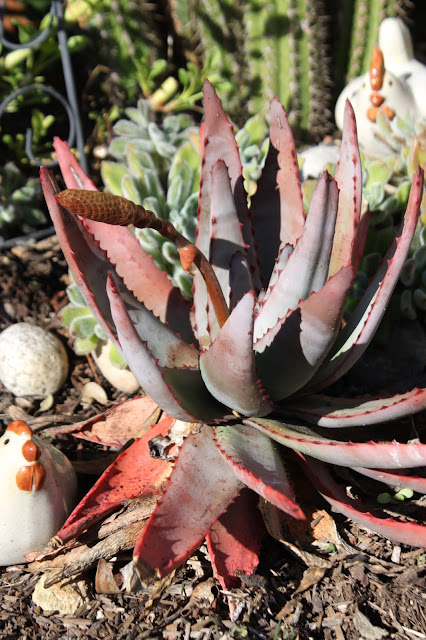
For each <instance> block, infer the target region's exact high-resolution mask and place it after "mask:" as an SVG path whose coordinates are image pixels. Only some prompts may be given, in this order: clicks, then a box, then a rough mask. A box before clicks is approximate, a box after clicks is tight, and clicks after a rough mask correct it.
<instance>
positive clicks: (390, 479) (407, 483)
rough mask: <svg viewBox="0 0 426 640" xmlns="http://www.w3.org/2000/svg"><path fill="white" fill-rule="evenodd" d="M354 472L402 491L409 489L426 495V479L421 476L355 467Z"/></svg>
mask: <svg viewBox="0 0 426 640" xmlns="http://www.w3.org/2000/svg"><path fill="white" fill-rule="evenodd" d="M354 471H356V472H357V473H361V474H362V475H363V476H367V477H368V478H373V480H378V481H379V482H384V483H385V484H387V485H388V486H390V487H396V488H397V489H402V488H404V487H407V488H408V489H412V490H413V491H417V492H418V493H423V494H426V478H424V477H423V478H422V477H420V476H408V475H404V473H401V472H398V473H392V472H390V471H388V470H387V469H365V468H363V467H354Z"/></svg>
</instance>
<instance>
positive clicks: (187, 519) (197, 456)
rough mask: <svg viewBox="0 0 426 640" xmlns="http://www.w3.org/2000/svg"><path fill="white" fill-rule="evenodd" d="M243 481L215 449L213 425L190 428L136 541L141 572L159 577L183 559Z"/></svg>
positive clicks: (221, 511)
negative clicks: (162, 490) (163, 488)
mask: <svg viewBox="0 0 426 640" xmlns="http://www.w3.org/2000/svg"><path fill="white" fill-rule="evenodd" d="M243 486H244V485H243V484H242V483H241V482H240V481H239V480H238V479H237V477H236V476H235V474H234V473H233V472H232V470H231V469H230V467H229V465H228V463H227V462H226V461H225V460H224V459H223V457H222V456H221V455H220V453H219V451H218V450H217V448H216V446H215V444H214V441H213V434H212V428H211V427H208V426H203V427H201V429H199V430H198V431H193V432H192V433H191V434H190V435H189V436H188V437H187V438H186V439H185V441H184V443H183V445H182V448H181V450H180V453H179V456H178V458H177V461H176V463H175V466H174V469H173V472H172V474H171V476H170V479H169V482H168V484H167V486H166V489H165V490H164V493H163V495H162V497H161V498H160V500H159V501H158V503H157V506H156V508H155V510H154V512H153V514H152V516H151V518H150V519H149V521H148V523H147V525H146V527H145V528H144V529H143V531H142V534H141V536H140V538H139V539H138V541H137V543H136V546H135V550H134V555H133V562H134V564H135V566H136V568H137V569H138V571H139V572H140V574H141V575H142V576H144V575H152V574H154V573H155V574H156V575H157V576H158V577H162V576H165V575H167V574H168V573H170V572H171V571H173V569H175V568H176V567H178V566H179V565H181V564H182V563H183V562H185V560H186V559H187V558H188V557H189V556H190V555H191V553H192V552H193V551H194V549H196V548H197V546H198V545H199V544H200V542H202V540H203V539H204V538H205V536H206V535H207V533H208V532H209V530H210V529H211V527H212V525H213V524H214V523H215V522H216V520H217V519H218V518H219V517H220V516H221V515H222V513H223V512H224V511H225V510H226V509H227V507H228V505H229V504H230V503H231V502H232V501H233V500H234V499H235V498H236V497H237V496H238V494H239V493H240V491H241V489H242V488H243ZM189 487H190V488H191V490H189Z"/></svg>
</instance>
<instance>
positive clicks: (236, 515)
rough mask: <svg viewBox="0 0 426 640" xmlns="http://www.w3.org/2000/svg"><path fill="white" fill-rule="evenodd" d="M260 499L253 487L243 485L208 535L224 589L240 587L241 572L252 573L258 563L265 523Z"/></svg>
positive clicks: (219, 578)
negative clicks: (252, 489) (249, 488)
mask: <svg viewBox="0 0 426 640" xmlns="http://www.w3.org/2000/svg"><path fill="white" fill-rule="evenodd" d="M258 501H259V498H258V496H257V495H256V494H255V493H253V491H249V490H248V489H243V490H242V491H241V493H240V495H239V496H237V498H236V499H235V501H234V502H232V503H231V504H230V505H229V507H228V508H227V510H226V511H225V513H223V514H222V515H221V516H220V518H219V520H217V521H216V522H215V523H214V525H213V526H212V528H211V529H210V531H209V532H208V534H207V536H206V542H207V549H208V551H209V555H210V561H211V563H212V566H213V571H214V572H215V574H216V576H217V578H218V580H219V582H220V584H221V585H222V587H223V588H224V589H233V588H235V587H238V586H239V585H240V584H241V579H240V577H239V576H241V575H252V574H253V573H255V571H256V568H257V565H258V564H259V551H260V545H261V540H262V537H263V536H264V534H265V525H264V524H263V518H262V516H261V513H260V511H259V509H258V508H257V503H258ZM242 522H244V526H241V523H242Z"/></svg>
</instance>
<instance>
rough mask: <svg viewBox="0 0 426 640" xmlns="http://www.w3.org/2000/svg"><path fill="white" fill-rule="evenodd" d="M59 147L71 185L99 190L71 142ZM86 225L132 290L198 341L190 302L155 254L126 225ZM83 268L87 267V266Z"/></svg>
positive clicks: (58, 142) (163, 318)
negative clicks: (78, 160)
mask: <svg viewBox="0 0 426 640" xmlns="http://www.w3.org/2000/svg"><path fill="white" fill-rule="evenodd" d="M55 150H56V154H57V157H58V162H59V166H60V168H61V170H62V172H63V174H64V177H65V180H66V185H67V187H68V188H85V189H87V188H88V187H89V190H93V191H95V190H96V187H95V186H94V184H93V183H92V182H91V180H89V178H88V177H87V176H86V174H85V173H84V171H83V170H82V169H81V167H80V165H79V164H78V162H77V161H76V159H75V156H74V155H73V154H72V153H71V151H70V150H69V148H68V145H67V144H66V143H64V142H62V141H61V140H59V139H58V138H56V139H55ZM84 224H85V227H86V229H87V231H88V232H89V233H90V234H91V235H92V236H93V238H94V239H95V240H96V242H97V243H98V244H99V246H100V248H101V249H102V250H103V251H105V253H106V255H107V257H108V259H109V260H110V262H111V264H112V265H114V267H115V269H116V271H117V273H118V275H120V276H121V277H122V278H123V282H124V283H125V285H126V287H127V288H128V289H129V291H131V292H132V293H133V294H134V295H135V297H136V298H138V300H140V301H141V302H143V303H144V305H145V306H146V307H147V308H148V309H149V310H150V311H153V313H155V315H156V316H157V317H158V318H159V319H160V320H161V321H162V322H169V323H170V326H171V327H172V328H173V329H174V330H175V331H178V332H179V333H181V335H182V336H184V337H185V338H186V339H187V340H188V341H189V342H191V341H194V336H193V333H192V329H191V325H190V322H189V309H190V307H189V303H188V301H187V300H185V299H184V298H183V297H182V295H181V294H180V291H179V290H178V289H177V288H176V287H174V286H173V284H172V282H171V281H170V280H169V278H168V277H167V275H166V274H165V272H164V271H162V270H161V269H159V268H158V267H157V266H156V264H155V262H154V260H153V259H152V257H151V256H150V255H148V254H147V253H145V251H143V250H142V248H141V246H140V243H139V242H138V240H137V238H135V236H134V235H133V234H132V233H131V231H130V230H129V229H127V228H125V227H112V226H111V225H106V224H104V223H103V222H96V221H93V220H87V219H86V220H85V222H84ZM79 267H80V268H81V269H82V270H83V269H84V267H83V265H79Z"/></svg>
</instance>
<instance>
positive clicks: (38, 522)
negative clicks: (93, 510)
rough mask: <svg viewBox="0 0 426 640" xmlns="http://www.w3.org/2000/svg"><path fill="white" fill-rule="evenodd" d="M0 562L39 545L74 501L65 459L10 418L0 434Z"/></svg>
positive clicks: (16, 558)
mask: <svg viewBox="0 0 426 640" xmlns="http://www.w3.org/2000/svg"><path fill="white" fill-rule="evenodd" d="M0 492H1V509H0V566H4V565H10V564H16V563H20V562H24V561H25V558H24V554H26V553H29V552H30V551H38V550H39V549H42V548H43V547H44V546H45V545H46V544H47V543H48V541H49V540H50V538H51V537H52V536H54V535H55V534H56V533H57V531H59V529H60V527H61V526H62V524H63V523H64V521H65V518H66V517H67V515H68V514H69V512H70V511H71V509H72V507H73V506H74V501H75V496H76V476H75V472H74V469H73V468H72V465H71V463H70V461H69V460H68V458H66V457H65V456H64V455H63V454H62V453H61V452H60V451H59V450H58V449H56V448H55V447H53V446H52V445H49V444H45V443H44V442H42V441H41V440H40V439H39V438H37V437H35V436H34V434H33V432H32V430H31V428H30V427H29V426H28V425H27V424H26V423H25V422H23V421H22V420H15V421H14V422H12V423H11V424H9V426H8V427H7V429H6V431H5V432H4V434H3V435H2V436H1V438H0Z"/></svg>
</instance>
